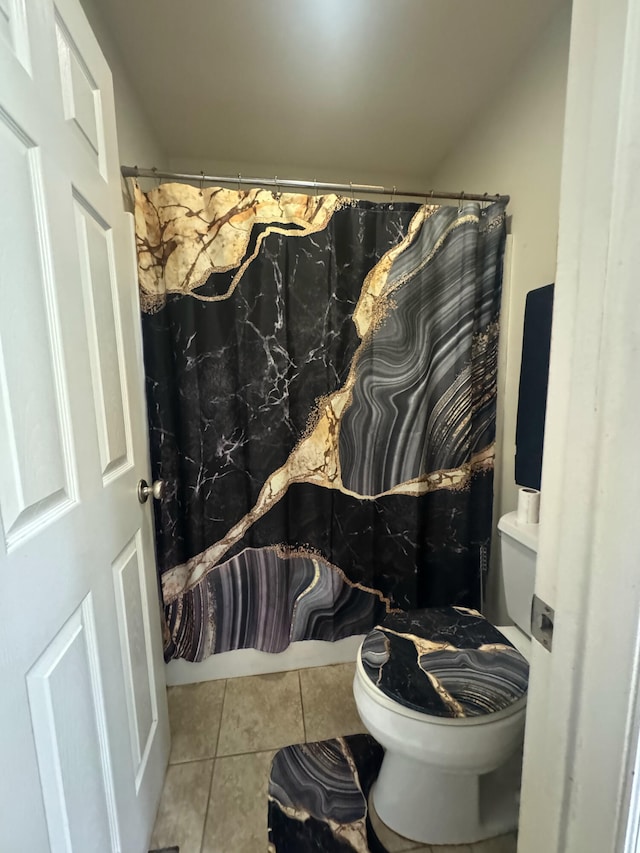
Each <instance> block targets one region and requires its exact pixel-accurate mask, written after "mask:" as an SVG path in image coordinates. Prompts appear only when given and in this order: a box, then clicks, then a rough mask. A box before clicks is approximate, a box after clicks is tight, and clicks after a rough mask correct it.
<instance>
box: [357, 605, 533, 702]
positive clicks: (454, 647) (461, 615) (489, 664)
mask: <svg viewBox="0 0 640 853" xmlns="http://www.w3.org/2000/svg"><path fill="white" fill-rule="evenodd" d="M361 660H362V665H363V667H364V671H365V673H366V674H367V676H368V677H369V678H370V679H371V681H372V682H373V683H374V685H375V686H376V687H377V688H378V689H379V690H382V692H383V693H385V694H386V695H387V696H389V697H390V698H391V699H393V700H394V701H395V702H398V703H399V704H401V705H404V706H405V707H407V708H413V709H414V710H415V711H420V712H421V713H423V714H429V715H433V716H436V717H451V718H463V717H478V716H480V715H482V714H492V713H494V712H496V711H502V710H504V709H505V708H508V707H509V706H510V705H512V704H513V703H514V702H517V701H518V700H519V699H521V698H522V697H523V696H524V695H525V694H526V692H527V686H528V682H529V664H528V663H527V660H526V658H524V657H523V656H522V655H521V654H520V652H519V651H518V650H517V649H516V648H515V646H514V645H513V644H512V643H510V642H509V640H507V638H506V637H505V636H504V635H503V634H501V633H500V631H498V629H497V628H496V627H495V626H494V625H492V624H491V623H490V622H489V621H487V620H486V619H485V618H484V616H482V615H481V614H480V613H478V612H477V611H476V610H469V609H468V608H466V607H432V608H428V609H426V610H413V611H409V612H407V613H390V614H389V615H388V616H387V617H386V618H385V620H384V621H383V622H382V624H380V625H377V626H376V627H375V628H374V629H373V631H371V632H370V633H369V634H368V635H367V637H366V639H365V641H364V643H363V644H362V650H361Z"/></svg>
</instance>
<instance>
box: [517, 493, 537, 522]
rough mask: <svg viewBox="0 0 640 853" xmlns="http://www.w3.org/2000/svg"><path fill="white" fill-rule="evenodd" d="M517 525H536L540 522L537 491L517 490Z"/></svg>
mask: <svg viewBox="0 0 640 853" xmlns="http://www.w3.org/2000/svg"><path fill="white" fill-rule="evenodd" d="M516 519H517V521H518V524H538V522H539V521H540V492H539V491H538V490H537V489H519V490H518V512H517V515H516Z"/></svg>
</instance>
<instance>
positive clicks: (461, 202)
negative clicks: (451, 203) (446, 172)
mask: <svg viewBox="0 0 640 853" xmlns="http://www.w3.org/2000/svg"><path fill="white" fill-rule="evenodd" d="M463 204H464V191H463V192H461V193H460V201H459V202H458V213H461V212H462V205H463Z"/></svg>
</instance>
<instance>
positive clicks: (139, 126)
mask: <svg viewBox="0 0 640 853" xmlns="http://www.w3.org/2000/svg"><path fill="white" fill-rule="evenodd" d="M100 2H101V0H81V3H82V8H83V9H84V12H85V14H86V16H87V18H88V19H89V23H90V24H91V29H92V30H93V32H94V34H95V36H96V38H97V39H98V42H99V44H100V47H101V49H102V52H103V53H104V56H105V58H106V60H107V62H108V64H109V68H110V69H111V74H112V76H113V89H114V95H115V105H116V124H117V129H118V148H119V150H120V162H121V163H122V164H125V165H127V166H131V165H133V166H135V165H138V166H141V167H143V166H157V167H159V168H162V167H166V165H167V161H166V157H165V153H164V151H163V150H162V149H161V147H160V145H159V144H158V142H157V140H156V137H155V134H154V131H153V129H152V127H151V124H150V122H149V119H148V117H147V115H146V113H145V108H144V104H142V103H141V102H140V100H139V99H138V97H137V95H136V93H135V90H134V88H133V87H132V85H131V81H130V79H129V76H128V74H127V71H126V70H125V68H124V65H123V63H122V58H121V56H120V52H119V51H118V48H117V46H116V45H115V43H114V41H113V39H112V37H111V34H110V33H109V31H108V30H107V28H106V26H105V24H104V21H103V18H102V15H101V12H100V9H99V6H100ZM102 2H104V0H102Z"/></svg>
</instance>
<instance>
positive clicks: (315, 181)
mask: <svg viewBox="0 0 640 853" xmlns="http://www.w3.org/2000/svg"><path fill="white" fill-rule="evenodd" d="M313 186H314V187H315V190H316V198H318V181H317V180H316V178H314V179H313Z"/></svg>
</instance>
